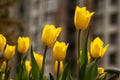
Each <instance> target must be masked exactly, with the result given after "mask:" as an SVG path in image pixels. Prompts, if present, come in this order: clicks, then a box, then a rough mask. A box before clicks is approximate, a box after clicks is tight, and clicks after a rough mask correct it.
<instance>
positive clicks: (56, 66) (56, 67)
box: [54, 61, 63, 73]
mask: <svg viewBox="0 0 120 80" xmlns="http://www.w3.org/2000/svg"><path fill="white" fill-rule="evenodd" d="M57 69H58V61H55V66H54V70H55V73H57ZM59 71H60V73H62V72H63V62H62V61H60V67H59Z"/></svg>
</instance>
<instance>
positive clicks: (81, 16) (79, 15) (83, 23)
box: [74, 6, 94, 30]
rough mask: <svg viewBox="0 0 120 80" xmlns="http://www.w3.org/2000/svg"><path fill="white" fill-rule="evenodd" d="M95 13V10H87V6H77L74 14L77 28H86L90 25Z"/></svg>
mask: <svg viewBox="0 0 120 80" xmlns="http://www.w3.org/2000/svg"><path fill="white" fill-rule="evenodd" d="M93 14H94V12H89V11H88V10H86V7H82V8H80V7H79V6H76V9H75V15H74V24H75V27H76V29H81V30H85V29H86V28H87V27H88V25H89V22H90V20H91V17H92V16H93Z"/></svg>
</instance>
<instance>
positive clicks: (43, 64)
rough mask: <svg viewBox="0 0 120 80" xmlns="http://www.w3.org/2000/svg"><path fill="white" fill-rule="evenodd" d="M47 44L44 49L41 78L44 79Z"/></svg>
mask: <svg viewBox="0 0 120 80" xmlns="http://www.w3.org/2000/svg"><path fill="white" fill-rule="evenodd" d="M47 48H48V47H47V46H45V50H44V56H43V62H42V70H41V79H42V80H43V75H44V67H45V58H46V52H47Z"/></svg>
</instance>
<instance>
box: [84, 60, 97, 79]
mask: <svg viewBox="0 0 120 80" xmlns="http://www.w3.org/2000/svg"><path fill="white" fill-rule="evenodd" d="M97 68H98V67H97V60H94V61H92V62H91V63H89V64H88V66H87V68H86V74H85V80H96V79H97V76H98V69H97Z"/></svg>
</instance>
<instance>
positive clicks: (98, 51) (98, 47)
mask: <svg viewBox="0 0 120 80" xmlns="http://www.w3.org/2000/svg"><path fill="white" fill-rule="evenodd" d="M103 44H104V42H103V41H102V40H101V39H100V38H99V37H97V38H95V39H94V41H92V42H91V43H90V53H91V56H92V57H93V58H102V57H103V56H104V54H105V52H106V50H107V49H108V46H109V45H106V46H105V47H103Z"/></svg>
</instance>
